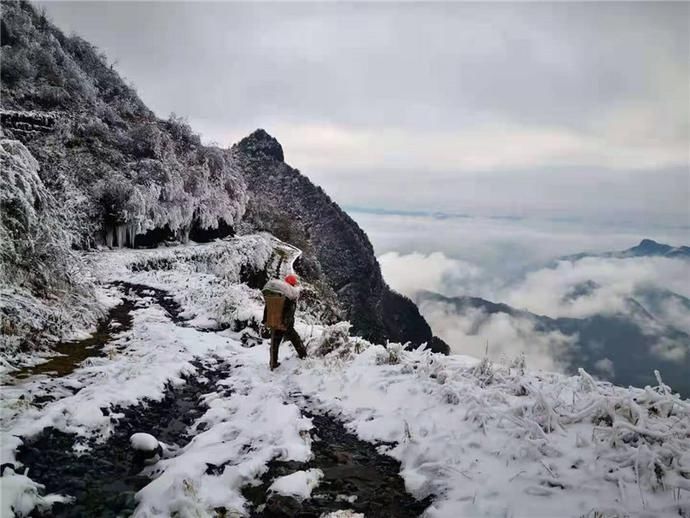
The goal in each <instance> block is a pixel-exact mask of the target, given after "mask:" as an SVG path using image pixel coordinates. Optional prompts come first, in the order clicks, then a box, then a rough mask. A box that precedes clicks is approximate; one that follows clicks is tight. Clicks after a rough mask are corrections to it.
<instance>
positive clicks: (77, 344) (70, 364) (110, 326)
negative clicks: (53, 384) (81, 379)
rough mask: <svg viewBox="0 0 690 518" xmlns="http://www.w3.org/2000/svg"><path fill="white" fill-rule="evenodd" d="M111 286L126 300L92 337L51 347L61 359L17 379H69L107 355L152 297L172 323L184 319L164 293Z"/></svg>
mask: <svg viewBox="0 0 690 518" xmlns="http://www.w3.org/2000/svg"><path fill="white" fill-rule="evenodd" d="M111 286H116V287H118V288H120V289H121V290H122V292H123V294H124V298H123V300H122V302H120V303H119V304H118V305H117V306H115V307H113V308H112V309H110V311H109V312H108V315H107V316H106V318H104V319H103V320H101V321H100V322H99V323H98V325H97V327H96V331H95V332H94V333H93V334H92V335H91V336H89V337H88V338H86V339H83V340H72V341H67V342H61V343H58V344H57V345H55V346H52V347H51V349H52V350H53V351H54V352H56V353H58V356H53V357H51V358H50V359H49V360H48V361H46V362H44V363H41V364H38V365H34V366H31V367H24V368H23V369H20V370H19V371H17V372H16V373H14V374H13V376H12V377H13V378H14V380H23V379H26V378H28V377H30V376H35V375H39V374H44V375H48V376H49V377H52V378H57V377H62V376H66V375H68V374H71V373H72V372H74V370H75V369H76V368H77V367H79V365H81V363H82V362H84V361H85V360H87V359H88V358H93V357H99V356H104V353H103V347H104V346H105V345H106V344H108V343H109V342H111V341H112V340H114V339H115V338H117V336H118V335H120V334H121V333H123V332H124V331H128V330H129V329H131V328H132V315H131V313H132V311H133V310H134V309H136V307H137V301H138V300H141V299H144V298H147V297H150V298H151V299H153V302H154V303H156V304H158V305H159V306H161V307H162V308H163V309H164V310H165V311H166V312H167V313H168V315H169V316H170V318H171V320H172V321H173V322H176V323H179V322H182V320H183V319H182V318H181V317H180V314H181V312H182V308H181V307H180V305H179V304H178V303H177V302H175V300H174V299H173V298H172V296H171V295H170V294H168V292H166V291H164V290H159V289H156V288H151V287H149V286H144V285H142V284H132V283H128V282H122V281H117V282H114V283H112V284H111Z"/></svg>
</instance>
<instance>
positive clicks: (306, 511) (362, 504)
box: [243, 395, 433, 518]
mask: <svg viewBox="0 0 690 518" xmlns="http://www.w3.org/2000/svg"><path fill="white" fill-rule="evenodd" d="M300 399H302V400H303V403H306V404H308V400H309V398H307V397H305V396H301V395H300ZM303 413H304V415H306V416H307V417H309V418H311V419H312V422H313V424H314V428H313V429H312V430H311V436H312V453H313V458H312V460H311V461H309V462H306V463H299V462H279V461H275V460H274V461H271V462H270V463H269V465H268V468H269V469H268V471H267V472H266V473H265V474H264V476H263V477H262V478H261V484H260V485H257V486H248V487H245V488H244V490H243V494H244V496H245V498H247V500H249V501H250V502H251V503H252V506H253V507H252V511H251V514H250V516H252V517H265V518H288V517H300V518H318V517H320V516H322V515H323V514H324V513H329V512H333V511H337V510H340V509H351V510H353V511H355V512H358V513H363V514H364V515H365V516H368V517H369V516H370V517H384V516H385V517H394V518H408V517H410V518H411V517H415V516H420V515H421V514H422V513H423V512H424V510H425V509H426V508H427V507H428V506H429V505H430V504H431V501H432V498H433V497H431V496H430V497H427V498H425V499H424V500H415V499H414V498H413V497H412V496H411V495H410V494H409V493H407V491H406V490H405V483H404V481H403V479H402V478H401V477H400V475H399V473H400V463H399V462H398V461H396V460H395V459H393V458H392V457H389V456H387V455H383V454H381V453H379V451H378V449H377V448H378V447H379V446H389V447H390V446H393V445H392V444H372V443H368V442H365V441H361V440H359V439H358V438H357V437H356V436H354V435H353V434H351V433H349V432H348V431H347V430H346V429H345V427H344V426H343V424H342V423H341V422H340V421H338V420H337V419H335V418H334V417H332V416H330V415H328V414H316V413H311V412H309V411H306V410H303ZM311 468H318V469H320V470H321V471H323V474H324V476H323V478H322V479H321V481H320V482H319V485H318V486H317V487H316V488H315V489H314V490H313V492H312V494H311V498H309V499H307V500H304V501H302V502H300V501H299V500H297V499H295V498H292V497H289V496H283V495H272V494H269V492H268V488H269V487H270V485H271V483H272V482H273V480H274V479H275V478H277V477H282V476H285V475H289V474H291V473H294V472H295V471H299V470H307V469H311Z"/></svg>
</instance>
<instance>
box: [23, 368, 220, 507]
mask: <svg viewBox="0 0 690 518" xmlns="http://www.w3.org/2000/svg"><path fill="white" fill-rule="evenodd" d="M193 363H194V365H195V367H196V368H197V374H195V375H192V376H188V377H186V378H185V383H184V384H183V385H179V386H172V385H169V386H168V387H167V389H166V392H165V395H164V397H163V399H162V400H161V401H146V400H145V401H143V402H141V403H140V404H139V405H136V406H133V407H127V408H122V407H114V408H110V409H106V408H103V409H101V411H102V412H103V414H104V415H106V416H107V415H112V416H118V417H117V418H116V417H112V418H111V419H112V420H113V422H114V423H116V424H115V429H114V432H113V434H112V435H111V436H110V437H109V438H108V439H107V440H106V441H105V442H102V443H100V444H99V443H98V442H96V440H95V438H94V439H91V440H89V441H86V442H83V439H81V438H78V437H77V436H76V435H71V434H66V433H63V432H60V431H58V430H55V429H54V428H48V429H46V430H44V431H43V432H42V433H41V434H39V435H38V436H36V437H34V438H32V439H31V440H28V441H27V442H26V443H25V444H24V445H23V446H21V447H20V448H19V450H18V452H17V460H19V461H20V462H21V463H22V464H24V465H25V466H26V467H27V468H28V469H29V473H31V478H32V479H33V480H35V481H36V482H39V483H41V484H44V485H45V487H46V492H49V493H59V494H66V495H70V496H72V497H74V500H73V502H71V503H69V504H56V505H54V506H53V508H52V509H51V511H50V512H49V513H48V514H47V516H62V517H74V518H77V517H86V516H98V517H115V516H129V515H130V514H131V513H132V511H134V509H135V508H136V505H137V504H136V500H135V498H134V495H135V494H136V492H137V491H139V490H140V489H141V488H142V487H144V486H145V485H146V484H148V483H149V482H150V481H151V479H150V478H149V477H146V476H142V475H140V474H139V473H140V472H141V470H142V469H143V468H144V467H145V466H144V464H143V462H142V461H141V460H140V459H139V458H138V456H137V455H136V454H135V452H134V451H133V450H132V449H131V447H130V443H129V438H130V436H131V435H132V434H133V433H136V432H146V433H150V434H152V435H153V436H155V437H156V438H157V439H158V440H159V441H161V442H162V443H165V444H166V446H167V448H166V449H167V451H168V452H174V451H175V450H177V449H179V448H181V447H184V446H185V445H186V444H187V443H188V442H189V441H190V440H191V438H192V437H193V436H194V435H195V434H196V433H198V432H199V431H200V430H193V429H191V428H190V427H191V425H192V424H193V423H194V421H195V420H196V419H197V418H199V417H201V415H203V413H204V412H205V411H206V408H207V407H206V406H205V405H204V404H202V403H201V402H200V401H199V398H200V396H202V395H203V394H207V393H209V392H212V391H213V390H214V387H215V384H216V382H217V381H218V380H219V379H221V378H223V377H225V376H227V372H226V370H227V366H226V365H224V364H222V363H218V362H215V361H211V362H200V361H196V362H193ZM78 443H79V444H80V445H82V446H88V450H87V451H85V452H83V453H79V454H78V453H76V452H75V451H74V446H75V444H78ZM34 516H42V515H41V514H34Z"/></svg>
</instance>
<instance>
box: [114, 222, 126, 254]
mask: <svg viewBox="0 0 690 518" xmlns="http://www.w3.org/2000/svg"><path fill="white" fill-rule="evenodd" d="M115 232H116V234H117V247H118V248H122V247H124V246H125V241H126V239H127V225H118V226H117V227H115Z"/></svg>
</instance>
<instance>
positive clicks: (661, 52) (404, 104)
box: [41, 2, 690, 225]
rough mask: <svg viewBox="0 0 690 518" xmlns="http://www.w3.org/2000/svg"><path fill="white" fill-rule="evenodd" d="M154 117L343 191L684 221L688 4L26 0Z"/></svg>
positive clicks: (346, 196) (361, 196)
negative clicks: (276, 160)
mask: <svg viewBox="0 0 690 518" xmlns="http://www.w3.org/2000/svg"><path fill="white" fill-rule="evenodd" d="M41 5H44V6H45V7H46V9H47V11H48V14H49V15H50V17H51V18H52V19H53V21H54V22H55V23H56V24H57V25H58V26H59V27H61V28H62V29H63V30H65V31H66V32H67V33H71V32H75V33H78V34H79V35H81V36H83V37H84V38H86V39H88V40H89V41H91V42H92V43H94V44H96V45H97V46H98V47H100V48H101V49H102V50H103V51H104V52H105V53H106V54H107V55H108V57H109V59H110V60H112V61H115V62H116V67H117V69H118V70H119V71H120V72H121V73H122V74H123V76H125V77H126V78H127V80H129V81H130V82H132V83H134V85H135V86H136V89H137V91H138V92H139V94H140V95H141V97H142V98H143V100H144V101H145V102H146V103H147V104H148V105H149V106H150V107H151V108H152V109H153V110H154V111H155V112H156V113H157V114H158V115H160V116H162V117H167V115H168V114H170V113H171V112H175V113H176V114H178V115H182V116H184V117H186V118H187V119H188V120H189V122H190V123H191V124H192V126H193V128H194V129H195V130H196V131H198V132H200V133H201V134H202V136H203V138H204V139H205V140H206V141H216V142H218V143H219V144H220V145H223V146H225V145H229V144H231V143H232V142H235V141H237V140H238V139H239V138H241V137H242V136H244V135H246V134H248V133H249V132H251V131H252V130H253V129H255V128H257V127H263V128H265V129H266V130H267V131H269V132H270V133H271V134H273V135H274V136H276V137H277V138H278V140H279V141H280V142H281V143H282V144H283V147H284V149H285V155H286V160H287V161H288V162H289V163H290V164H291V165H293V166H294V167H297V168H299V169H300V170H302V171H303V172H304V173H305V174H307V175H308V176H309V177H310V178H312V179H313V180H314V181H315V182H317V183H319V184H321V185H322V186H323V187H324V188H325V189H326V191H327V192H329V193H330V194H331V195H332V196H333V197H334V198H335V199H336V200H337V201H339V202H340V203H342V204H344V205H346V206H363V207H379V208H380V207H384V208H420V209H442V210H448V211H459V212H470V213H481V214H486V213H490V214H510V215H525V214H537V215H539V214H543V213H545V214H547V215H551V216H552V215H557V216H562V215H571V216H576V217H584V218H586V217H589V216H593V217H597V218H604V219H605V218H608V217H611V216H612V215H621V214H624V215H625V216H626V217H627V216H628V215H630V217H631V218H636V219H638V220H639V219H645V218H648V219H650V220H654V221H659V222H669V223H677V224H681V225H690V212H689V210H690V209H689V208H688V206H689V204H690V170H689V168H690V149H689V142H690V135H689V133H690V122H689V119H690V91H689V84H690V82H689V78H690V71H689V62H690V30H689V24H690V21H689V20H690V4H688V3H673V4H665V3H660V2H654V3H630V4H628V3H615V4H595V3H568V4H563V3H559V4H545V3H530V4H504V3H502V4H488V3H483V4H476V3H474V4H468V3H376V4H363V3H318V4H317V3H298V4H293V3H275V2H271V3H201V2H184V3H172V4H171V3H143V2H131V3H117V2H108V3H104V2H78V3H68V2H48V3H43V4H41Z"/></svg>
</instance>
